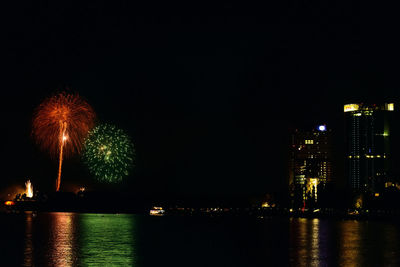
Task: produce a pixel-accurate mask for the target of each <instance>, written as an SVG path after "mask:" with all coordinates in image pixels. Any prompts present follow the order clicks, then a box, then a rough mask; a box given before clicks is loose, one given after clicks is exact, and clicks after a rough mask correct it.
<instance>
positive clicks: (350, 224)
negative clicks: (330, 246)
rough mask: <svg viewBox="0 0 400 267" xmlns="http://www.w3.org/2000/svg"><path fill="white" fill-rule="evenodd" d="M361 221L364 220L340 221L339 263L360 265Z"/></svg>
mask: <svg viewBox="0 0 400 267" xmlns="http://www.w3.org/2000/svg"><path fill="white" fill-rule="evenodd" d="M363 223H365V222H359V221H343V222H341V223H340V227H339V229H340V259H339V263H340V265H342V266H360V264H361V260H362V258H361V254H360V252H361V249H362V248H361V236H362V229H361V228H362V224H363Z"/></svg>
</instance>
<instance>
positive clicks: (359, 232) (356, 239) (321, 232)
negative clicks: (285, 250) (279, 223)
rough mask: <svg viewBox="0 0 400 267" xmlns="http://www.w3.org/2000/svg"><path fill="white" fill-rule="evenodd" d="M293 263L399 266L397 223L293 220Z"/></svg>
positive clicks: (290, 243)
mask: <svg viewBox="0 0 400 267" xmlns="http://www.w3.org/2000/svg"><path fill="white" fill-rule="evenodd" d="M289 240H290V241H289V247H290V249H289V251H290V256H289V257H290V265H291V266H331V265H333V266H399V264H400V243H399V232H398V230H397V228H396V226H395V224H394V223H393V222H383V221H355V220H343V221H340V220H322V219H304V218H292V219H290V238H289Z"/></svg>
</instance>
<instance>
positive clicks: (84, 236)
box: [79, 214, 135, 266]
mask: <svg viewBox="0 0 400 267" xmlns="http://www.w3.org/2000/svg"><path fill="white" fill-rule="evenodd" d="M133 222H134V220H133V215H127V214H120V215H118V214H117V215H116V214H82V215H81V216H80V227H81V233H80V248H81V249H80V255H79V256H80V260H79V262H80V264H81V265H83V266H91V265H93V264H104V266H132V265H134V263H135V257H134V256H135V255H134V247H135V245H134V243H133V241H134V239H133V233H132V231H133V227H134V225H133Z"/></svg>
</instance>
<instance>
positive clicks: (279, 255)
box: [0, 212, 400, 266]
mask: <svg viewBox="0 0 400 267" xmlns="http://www.w3.org/2000/svg"><path fill="white" fill-rule="evenodd" d="M17 219H18V218H14V219H13V220H14V222H15V223H16V226H15V227H13V229H18V228H19V227H20V228H19V229H21V228H22V229H24V231H23V234H24V235H23V243H22V242H20V244H21V245H23V246H22V247H21V248H20V252H19V253H21V254H19V255H23V258H21V263H20V265H23V266H100V265H103V266H143V265H145V266H149V263H150V266H156V265H154V263H157V266H158V265H160V264H164V263H165V265H174V266H185V265H186V264H187V263H188V261H192V260H193V259H196V260H195V261H194V262H192V263H191V264H195V263H202V265H204V264H203V263H207V264H206V265H207V266H221V264H222V263H228V261H229V260H230V259H232V260H230V261H229V266H244V265H246V263H250V262H251V264H250V265H252V266H259V265H261V266H268V264H269V263H271V264H272V263H274V264H273V265H275V266H284V265H287V264H289V265H291V266H400V243H399V231H398V228H397V225H396V224H395V223H393V222H383V221H352V220H323V219H303V218H292V219H287V220H286V219H284V218H278V217H276V218H275V217H271V218H269V219H266V220H264V221H255V220H254V219H253V218H240V219H239V218H220V219H213V218H209V219H204V218H201V219H200V218H187V217H165V218H151V217H146V216H137V215H126V214H125V215H124V214H120V215H119V214H77V213H62V212H61V213H39V214H38V215H37V216H35V214H32V213H27V214H25V216H24V217H21V219H23V221H21V220H20V222H21V223H22V224H21V225H20V226H18V220H17ZM260 222H261V223H260ZM285 222H289V224H287V223H285ZM0 223H1V222H0ZM219 225H223V227H220V226H219ZM288 225H289V231H288V228H287V227H288ZM5 233H6V232H4V231H3V235H4V234H5ZM288 234H289V235H288ZM10 236H11V235H10ZM14 236H15V238H16V241H18V240H21V241H22V239H18V237H17V235H16V234H14ZM276 240H279V241H278V242H279V243H277V242H276ZM14 247H15V248H17V246H14ZM248 247H249V249H247V248H248ZM250 248H251V249H250ZM5 249H8V248H7V247H5ZM263 251H264V252H263ZM265 251H267V252H268V251H274V252H273V253H269V254H268V253H266V252H265ZM288 251H289V262H287V255H288V254H287V252H288ZM9 252H11V254H10V255H9V257H10V259H11V260H12V262H14V263H15V260H14V259H15V256H14V257H13V255H12V251H11V250H9ZM139 252H140V253H139ZM182 253H183V254H182ZM186 254H187V255H189V256H187V257H186V256H185V255H186ZM155 255H158V256H159V255H162V257H161V259H160V260H154V258H160V257H155ZM190 255H191V256H190ZM263 255H264V256H263ZM138 256H140V259H141V260H140V261H138ZM178 256H179V257H182V259H181V260H180V261H179V262H177V260H178V258H177V257H178ZM192 256H193V257H192ZM11 257H12V258H11ZM198 257H200V258H198ZM233 259H234V260H233ZM10 262H11V261H10ZM279 262H280V264H277V263H279ZM179 263H182V265H179ZM235 264H236V265H235ZM189 265H190V264H189ZM189 265H187V266H189ZM247 265H248V264H247ZM10 266H11V265H10ZM13 266H15V264H14V265H13Z"/></svg>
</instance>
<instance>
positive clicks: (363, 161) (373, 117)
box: [344, 103, 394, 193]
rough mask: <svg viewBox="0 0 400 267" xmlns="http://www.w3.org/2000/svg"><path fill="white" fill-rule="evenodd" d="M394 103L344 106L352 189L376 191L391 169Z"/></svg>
mask: <svg viewBox="0 0 400 267" xmlns="http://www.w3.org/2000/svg"><path fill="white" fill-rule="evenodd" d="M393 111H394V104H393V103H385V104H381V105H376V104H373V105H370V104H368V105H367V104H363V103H361V104H347V105H344V114H345V123H346V125H345V134H346V168H345V169H346V176H347V178H348V185H349V187H350V188H351V189H353V190H354V191H359V192H372V193H373V192H377V191H379V190H380V189H381V188H382V186H383V185H384V183H385V180H386V178H387V175H388V172H389V170H390V121H391V117H392V114H393Z"/></svg>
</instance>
